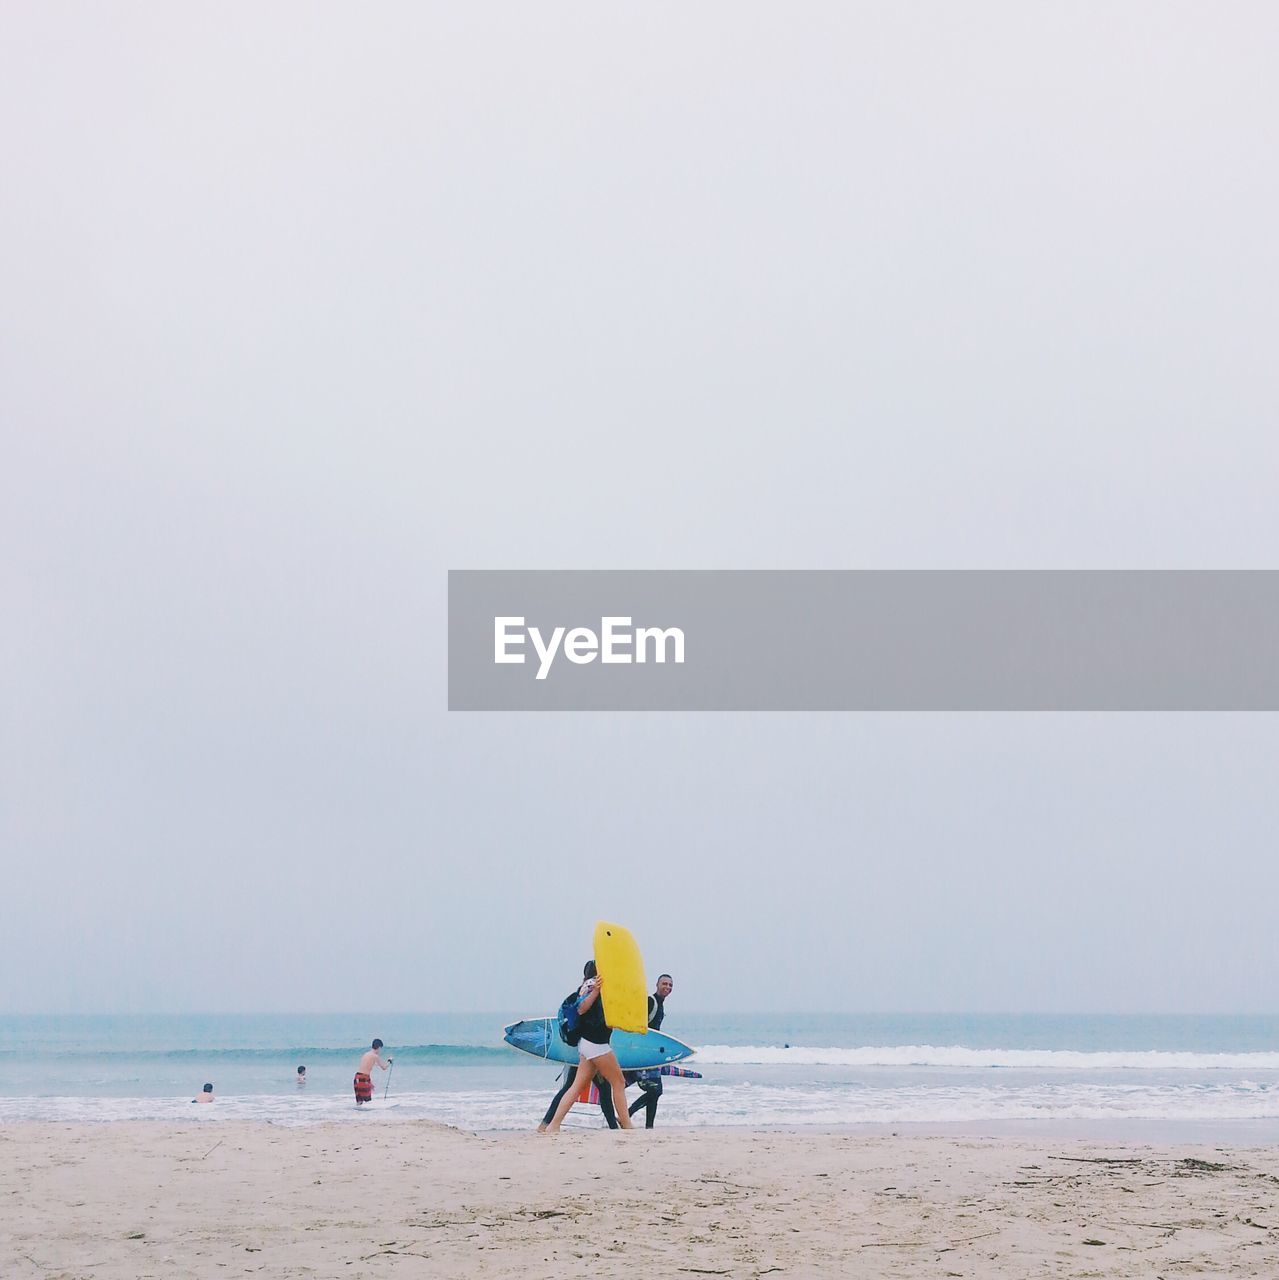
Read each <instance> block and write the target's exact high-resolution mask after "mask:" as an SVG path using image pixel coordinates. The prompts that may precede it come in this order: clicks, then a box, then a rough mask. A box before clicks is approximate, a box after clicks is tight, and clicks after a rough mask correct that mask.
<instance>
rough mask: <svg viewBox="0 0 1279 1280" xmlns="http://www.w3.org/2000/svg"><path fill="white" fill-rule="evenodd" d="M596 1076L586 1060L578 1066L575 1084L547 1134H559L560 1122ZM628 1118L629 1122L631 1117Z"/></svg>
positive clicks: (562, 1101)
mask: <svg viewBox="0 0 1279 1280" xmlns="http://www.w3.org/2000/svg"><path fill="white" fill-rule="evenodd" d="M594 1074H595V1068H594V1066H592V1064H591V1063H589V1062H588V1061H587V1060H586V1059H585V1058H583V1059H582V1060H581V1062H579V1063H578V1064H577V1074H576V1075H575V1076H574V1077H573V1083H572V1084H571V1085H569V1088H568V1092H567V1093H566V1094H565V1095H564V1096H563V1097H562V1098H561V1099H560V1105H559V1106H558V1107H556V1108H555V1115H554V1117H553V1118H552V1120H551V1123H550V1124H548V1125H547V1126H546V1132H547V1133H559V1131H560V1122H561V1121H562V1120H563V1119H564V1117H565V1116H566V1115H568V1113H569V1108H570V1107H571V1106H572V1105H573V1103H575V1102H576V1101H577V1095H578V1094H579V1093H581V1092H582V1090H583V1088H585V1086H586V1085H588V1084H589V1083H590V1081H591V1077H592V1076H593V1075H594ZM626 1118H627V1120H629V1119H630V1116H627V1117H626Z"/></svg>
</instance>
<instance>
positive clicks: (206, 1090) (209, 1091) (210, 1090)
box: [204, 1084, 213, 1093]
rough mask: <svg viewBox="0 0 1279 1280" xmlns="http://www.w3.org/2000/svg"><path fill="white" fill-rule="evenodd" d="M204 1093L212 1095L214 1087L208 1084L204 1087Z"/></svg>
mask: <svg viewBox="0 0 1279 1280" xmlns="http://www.w3.org/2000/svg"><path fill="white" fill-rule="evenodd" d="M204 1092H205V1093H212V1092H213V1086H212V1085H211V1084H206V1085H205V1086H204Z"/></svg>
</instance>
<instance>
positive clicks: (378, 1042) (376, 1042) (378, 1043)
mask: <svg viewBox="0 0 1279 1280" xmlns="http://www.w3.org/2000/svg"><path fill="white" fill-rule="evenodd" d="M373 1047H374V1048H375V1049H380V1048H381V1047H382V1042H381V1040H374V1041H373Z"/></svg>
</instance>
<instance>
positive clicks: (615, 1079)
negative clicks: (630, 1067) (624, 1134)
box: [595, 1053, 634, 1129]
mask: <svg viewBox="0 0 1279 1280" xmlns="http://www.w3.org/2000/svg"><path fill="white" fill-rule="evenodd" d="M595 1070H596V1071H598V1072H599V1073H600V1075H602V1076H603V1077H604V1079H605V1080H607V1081H608V1083H609V1084H610V1085H611V1086H612V1089H613V1106H614V1107H616V1108H617V1123H618V1124H619V1125H621V1127H622V1128H623V1129H631V1128H633V1127H634V1126H633V1125H632V1124H631V1117H630V1114H629V1113H628V1112H627V1110H626V1081H625V1080H624V1079H623V1078H622V1068H621V1067H620V1066H619V1065H618V1062H617V1055H616V1054H615V1053H606V1054H605V1055H604V1056H603V1057H602V1058H596V1059H595Z"/></svg>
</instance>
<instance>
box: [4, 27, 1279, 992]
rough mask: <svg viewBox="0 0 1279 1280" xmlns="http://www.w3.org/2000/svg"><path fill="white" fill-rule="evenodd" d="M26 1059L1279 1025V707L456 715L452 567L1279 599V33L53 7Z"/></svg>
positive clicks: (18, 331)
mask: <svg viewBox="0 0 1279 1280" xmlns="http://www.w3.org/2000/svg"><path fill="white" fill-rule="evenodd" d="M5 27H6V38H5V41H4V42H3V44H2V45H0V169H2V171H3V172H4V174H5V175H6V178H5V184H4V185H5V195H4V197H3V199H2V200H0V280H2V281H3V285H2V287H0V623H2V625H0V862H2V863H3V867H4V889H3V893H2V894H0V971H3V972H4V973H5V974H6V975H7V977H8V981H7V982H6V984H5V991H4V994H3V995H2V996H0V1012H23V1013H25V1012H70V1011H76V1012H103V1013H123V1012H136V1011H173V1012H185V1011H289V1010H297V1011H301V1010H306V1011H328V1010H333V1011H338V1010H341V1011H356V1010H360V1009H364V1008H368V1009H376V1010H395V1009H398V1010H467V1009H484V1010H494V1011H501V1012H503V1013H509V1014H511V1015H512V1016H520V1015H526V1014H530V1013H537V1012H541V1011H544V1010H545V1009H547V1008H549V1007H551V1006H552V1005H553V1004H554V1003H555V1002H556V1001H557V1000H558V998H559V996H560V995H562V993H563V990H565V989H566V988H567V986H568V985H569V984H571V981H572V977H573V975H574V974H575V973H577V972H579V971H580V965H581V962H582V960H584V959H585V958H586V956H587V955H588V953H589V945H590V935H591V928H592V925H593V923H594V921H595V920H596V919H600V918H605V919H613V920H619V921H622V922H624V923H627V924H629V925H630V926H631V927H632V929H633V930H634V931H635V933H636V935H637V937H638V939H639V941H640V944H641V946H642V948H643V950H644V952H645V956H646V958H647V960H648V963H649V967H650V968H651V969H652V970H653V971H654V972H656V971H657V970H658V969H666V970H670V971H671V972H672V973H674V974H675V976H676V979H677V995H676V997H675V998H676V999H679V1000H682V1001H683V1002H685V1007H686V1008H689V1009H698V1010H708V1011H709V1010H786V1009H804V1010H850V1011H860V1010H866V1011H870V1010H884V1011H899V1010H900V1011H934V1010H936V1011H941V1010H945V1011H974V1012H978V1011H1044V1012H1057V1011H1103V1012H1124V1011H1152V1012H1189V1011H1202V1012H1274V1011H1275V1010H1274V995H1273V992H1274V984H1273V982H1272V980H1271V979H1272V975H1273V973H1274V966H1275V961H1276V958H1277V957H1276V949H1277V947H1279V943H1276V931H1275V929H1274V925H1273V903H1274V901H1275V900H1276V894H1277V892H1279V859H1276V857H1275V848H1274V833H1275V832H1276V830H1279V787H1277V786H1276V785H1275V779H1276V769H1277V768H1279V718H1277V717H1275V716H1273V715H1261V714H1254V715H1247V714H1241V715H1060V714H1058V715H994V714H990V715H921V714H915V715H843V714H829V715H775V714H770V715H763V714H761V715H746V714H741V715H678V714H669V715H667V714H663V715H639V714H633V715H623V714H616V715H613V714H610V715H593V716H592V715H572V714H562V715H560V714H556V715H534V714H529V715H466V714H459V713H454V714H450V713H448V712H447V711H446V710H445V702H446V658H447V654H446V645H445V626H446V612H445V604H446V601H445V593H446V573H447V571H448V570H449V569H450V568H517V569H518V568H834V569H837V568H933V569H937V568H941V569H974V568H995V569H998V568H1045V569H1065V568H1151V569H1160V568H1238V569H1261V568H1270V569H1273V568H1279V565H1276V563H1275V549H1276V547H1279V502H1277V501H1276V490H1277V482H1279V436H1277V435H1276V431H1275V422H1276V420H1277V417H1279V372H1277V369H1279V367H1277V366H1276V363H1275V360H1274V335H1275V333H1276V331H1277V330H1279V247H1277V242H1276V238H1275V236H1274V227H1275V226H1276V225H1279V170H1277V169H1276V166H1275V164H1274V162H1273V160H1274V156H1275V155H1276V154H1279V82H1277V81H1276V79H1275V77H1274V75H1273V66H1274V57H1275V49H1276V39H1277V37H1279V10H1276V9H1275V8H1274V7H1273V6H1269V5H1264V4H1236V5H1231V6H1229V7H1228V8H1226V9H1221V8H1214V7H1210V6H1205V5H1190V4H1176V3H1171V4H1158V5H1155V4H1140V3H1127V4H1121V5H1114V4H1080V5H1072V6H1055V5H1026V4H1019V3H1018V4H1014V3H1006V4H989V3H986V4H981V3H973V4H966V5H962V6H951V5H943V4H914V5H894V6H886V5H866V4H821V3H808V4H803V5H799V6H792V5H787V6H780V5H762V4H752V3H746V4H742V3H734V4H731V5H730V4H717V3H707V4H699V5H697V6H691V7H690V6H687V5H674V4H662V3H657V4H652V3H650V4H645V5H643V6H638V5H620V6H605V7H601V6H595V5H562V6H552V7H546V6H527V5H522V6H521V5H514V4H510V5H504V4H494V5H486V6H472V5H465V6H458V5H452V4H385V5H380V6H377V7H376V8H375V9H373V10H368V9H364V10H361V11H359V12H358V13H357V11H356V10H354V9H352V8H351V7H350V6H341V5H335V4H283V3H268V4H263V5H258V6H253V7H240V8H233V9H230V10H228V9H227V8H226V7H225V6H215V5H197V4H188V5H181V6H173V5H167V4H159V3H156V4H126V3H116V4H111V5H83V4H66V3H57V2H54V3H42V4H39V5H36V4H10V5H8V6H7V7H6V21H5Z"/></svg>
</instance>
